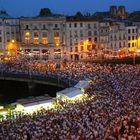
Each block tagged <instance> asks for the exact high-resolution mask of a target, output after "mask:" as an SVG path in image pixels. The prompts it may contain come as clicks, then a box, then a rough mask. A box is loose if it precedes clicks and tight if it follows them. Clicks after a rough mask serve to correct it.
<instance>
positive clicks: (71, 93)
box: [57, 87, 84, 98]
mask: <svg viewBox="0 0 140 140" xmlns="http://www.w3.org/2000/svg"><path fill="white" fill-rule="evenodd" d="M83 93H84V92H83V91H81V90H80V89H78V88H76V87H70V88H66V89H64V90H62V91H59V92H57V95H65V96H67V97H69V98H72V97H74V96H77V95H79V94H83Z"/></svg>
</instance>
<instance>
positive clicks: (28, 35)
mask: <svg viewBox="0 0 140 140" xmlns="http://www.w3.org/2000/svg"><path fill="white" fill-rule="evenodd" d="M25 43H26V44H29V43H30V32H26V33H25Z"/></svg>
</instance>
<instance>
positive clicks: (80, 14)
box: [75, 11, 83, 17]
mask: <svg viewBox="0 0 140 140" xmlns="http://www.w3.org/2000/svg"><path fill="white" fill-rule="evenodd" d="M75 16H76V17H83V15H82V13H81V12H79V11H78V12H77V13H76V14H75Z"/></svg>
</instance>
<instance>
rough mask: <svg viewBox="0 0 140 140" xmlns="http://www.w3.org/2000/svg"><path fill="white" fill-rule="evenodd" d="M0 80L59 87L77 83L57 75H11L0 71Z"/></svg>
mask: <svg viewBox="0 0 140 140" xmlns="http://www.w3.org/2000/svg"><path fill="white" fill-rule="evenodd" d="M0 78H1V79H5V80H15V81H27V82H28V81H33V82H35V83H42V84H50V85H56V86H61V87H70V86H74V85H75V84H76V83H77V81H76V80H71V79H68V78H62V77H59V76H57V75H49V76H48V75H41V74H32V73H30V72H29V73H12V72H3V71H0Z"/></svg>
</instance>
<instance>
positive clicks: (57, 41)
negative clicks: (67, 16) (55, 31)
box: [54, 37, 60, 47]
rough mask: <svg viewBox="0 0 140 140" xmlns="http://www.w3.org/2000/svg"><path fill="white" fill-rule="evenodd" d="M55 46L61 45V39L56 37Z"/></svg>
mask: <svg viewBox="0 0 140 140" xmlns="http://www.w3.org/2000/svg"><path fill="white" fill-rule="evenodd" d="M54 44H55V46H56V47H59V45H60V38H59V37H54Z"/></svg>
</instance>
